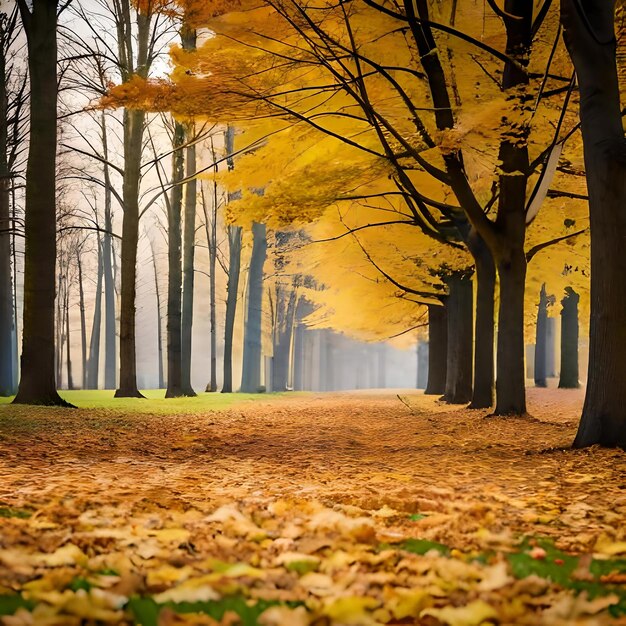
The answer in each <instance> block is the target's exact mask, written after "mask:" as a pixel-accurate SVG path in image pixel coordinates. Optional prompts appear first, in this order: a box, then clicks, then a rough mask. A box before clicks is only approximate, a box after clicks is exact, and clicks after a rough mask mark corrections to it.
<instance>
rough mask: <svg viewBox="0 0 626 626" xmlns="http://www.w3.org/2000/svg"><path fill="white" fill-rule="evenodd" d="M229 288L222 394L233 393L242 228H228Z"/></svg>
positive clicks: (231, 226)
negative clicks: (234, 337) (234, 344)
mask: <svg viewBox="0 0 626 626" xmlns="http://www.w3.org/2000/svg"><path fill="white" fill-rule="evenodd" d="M228 250H229V253H228V257H229V259H228V287H227V295H226V319H225V322H224V381H223V385H222V393H232V391H233V335H234V331H235V314H236V313H237V298H238V294H239V273H240V270H241V226H233V225H230V226H229V227H228Z"/></svg>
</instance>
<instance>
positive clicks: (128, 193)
mask: <svg viewBox="0 0 626 626" xmlns="http://www.w3.org/2000/svg"><path fill="white" fill-rule="evenodd" d="M144 122H145V113H144V112H143V111H139V110H129V109H125V110H124V184H123V188H122V189H123V194H122V195H123V200H124V219H123V220H122V270H121V273H122V289H121V298H120V382H119V387H118V389H117V391H116V392H115V397H116V398H143V397H144V396H143V395H142V394H141V393H140V392H139V389H138V388H137V355H136V352H135V313H136V311H135V300H136V294H137V285H136V282H137V244H138V242H139V182H140V178H141V152H142V139H143V127H144Z"/></svg>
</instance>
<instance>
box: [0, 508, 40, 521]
mask: <svg viewBox="0 0 626 626" xmlns="http://www.w3.org/2000/svg"><path fill="white" fill-rule="evenodd" d="M32 514H33V512H32V511H27V510H25V509H14V508H13V507H10V506H0V517H4V518H9V517H17V518H19V519H28V518H29V517H30V516H31V515H32Z"/></svg>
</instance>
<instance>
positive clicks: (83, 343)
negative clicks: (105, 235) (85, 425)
mask: <svg viewBox="0 0 626 626" xmlns="http://www.w3.org/2000/svg"><path fill="white" fill-rule="evenodd" d="M80 254H81V250H80V248H78V249H77V250H76V264H77V266H78V309H79V311H80V356H81V373H82V384H81V388H82V389H87V322H86V320H85V290H84V287H83V263H82V261H81V259H80Z"/></svg>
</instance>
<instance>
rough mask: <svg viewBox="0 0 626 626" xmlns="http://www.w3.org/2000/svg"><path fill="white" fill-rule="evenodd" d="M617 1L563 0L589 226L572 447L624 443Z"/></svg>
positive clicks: (624, 261)
mask: <svg viewBox="0 0 626 626" xmlns="http://www.w3.org/2000/svg"><path fill="white" fill-rule="evenodd" d="M614 10H615V3H614V2H612V1H607V2H605V3H592V2H590V1H589V0H581V1H580V2H574V1H573V0H562V2H561V19H562V23H563V26H564V32H565V42H566V45H567V48H568V51H569V53H570V56H571V57H572V61H573V62H574V67H575V68H576V75H577V78H578V85H579V91H580V119H581V126H582V137H583V145H584V156H585V168H586V172H587V188H588V190H589V214H590V227H591V320H590V327H589V372H588V378H587V391H586V394H585V404H584V407H583V414H582V418H581V422H580V426H579V428H578V433H577V435H576V439H575V440H574V447H577V448H581V447H585V446H590V445H593V444H601V445H604V446H611V447H615V446H619V447H622V448H625V447H626V412H625V411H624V407H625V406H626V385H624V380H626V324H625V323H624V318H625V317H626V281H625V280H624V276H626V255H625V254H624V241H626V212H625V211H624V205H625V204H626V141H625V140H624V131H623V128H622V118H621V110H620V100H619V83H618V78H617V68H616V59H615V50H616V45H615V35H614V20H615V13H614Z"/></svg>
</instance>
